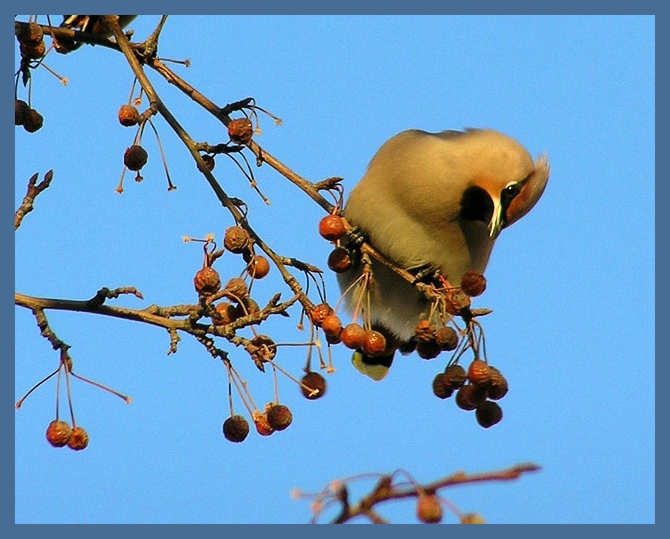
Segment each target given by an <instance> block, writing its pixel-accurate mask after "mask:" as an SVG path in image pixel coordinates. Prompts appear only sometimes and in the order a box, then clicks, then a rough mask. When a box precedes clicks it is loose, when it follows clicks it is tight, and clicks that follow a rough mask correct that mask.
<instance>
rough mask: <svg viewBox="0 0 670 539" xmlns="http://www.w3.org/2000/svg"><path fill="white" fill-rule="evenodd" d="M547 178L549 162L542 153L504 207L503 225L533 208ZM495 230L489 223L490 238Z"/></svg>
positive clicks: (513, 221) (545, 184)
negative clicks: (519, 189) (517, 192)
mask: <svg viewBox="0 0 670 539" xmlns="http://www.w3.org/2000/svg"><path fill="white" fill-rule="evenodd" d="M548 180H549V163H548V162H547V156H546V155H542V156H540V157H539V158H538V160H537V161H536V162H535V171H534V172H533V173H532V174H531V175H530V176H529V177H528V179H527V180H526V181H525V182H524V184H523V187H522V188H521V191H519V194H517V196H515V197H514V198H513V199H512V200H511V201H510V203H509V205H508V206H507V208H506V209H505V215H504V219H503V226H505V227H507V226H510V225H511V224H512V223H515V222H516V221H518V220H519V219H521V218H522V217H523V216H524V215H526V214H527V213H528V212H529V211H530V210H531V209H533V206H535V204H536V203H537V201H538V200H540V197H541V196H542V193H543V192H544V188H545V187H546V186H547V181H548ZM496 209H497V208H496ZM493 217H496V212H494V215H493ZM501 228H502V227H501ZM495 231H496V228H495V225H494V224H493V223H492V224H489V234H491V238H494V237H495V236H493V233H494V232H495ZM497 231H498V233H500V229H497Z"/></svg>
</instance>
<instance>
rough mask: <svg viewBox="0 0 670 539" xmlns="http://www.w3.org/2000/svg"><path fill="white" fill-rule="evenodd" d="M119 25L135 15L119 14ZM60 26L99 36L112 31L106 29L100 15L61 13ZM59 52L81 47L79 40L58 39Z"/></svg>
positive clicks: (123, 25)
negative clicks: (61, 20)
mask: <svg viewBox="0 0 670 539" xmlns="http://www.w3.org/2000/svg"><path fill="white" fill-rule="evenodd" d="M118 17H119V25H120V26H121V28H125V27H126V26H128V25H129V24H130V23H131V22H132V21H133V20H134V19H135V17H137V15H119V16H118ZM60 27H61V28H71V29H73V30H78V31H80V32H87V33H91V34H98V35H99V36H101V37H109V36H111V35H112V33H111V32H110V31H109V30H108V29H107V27H106V25H105V23H104V21H103V19H102V15H63V22H61V24H60ZM58 44H59V52H61V53H63V54H66V53H68V52H72V51H74V50H77V49H78V48H79V47H81V42H79V41H71V40H68V39H65V38H59V39H58Z"/></svg>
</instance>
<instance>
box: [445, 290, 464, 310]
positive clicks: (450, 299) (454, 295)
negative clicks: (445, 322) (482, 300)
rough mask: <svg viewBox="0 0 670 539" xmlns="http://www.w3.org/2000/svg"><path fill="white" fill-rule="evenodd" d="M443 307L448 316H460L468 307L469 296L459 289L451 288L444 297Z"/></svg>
mask: <svg viewBox="0 0 670 539" xmlns="http://www.w3.org/2000/svg"><path fill="white" fill-rule="evenodd" d="M444 306H445V308H446V310H447V312H448V313H449V314H452V315H457V314H460V313H461V311H462V310H463V309H467V308H468V307H470V296H468V295H467V294H466V293H465V292H463V291H462V290H461V289H459V288H452V289H451V290H449V291H448V292H447V293H446V295H445V298H444Z"/></svg>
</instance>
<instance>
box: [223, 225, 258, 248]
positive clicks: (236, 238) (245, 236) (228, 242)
mask: <svg viewBox="0 0 670 539" xmlns="http://www.w3.org/2000/svg"><path fill="white" fill-rule="evenodd" d="M249 245H251V236H249V233H248V232H247V231H246V230H245V229H243V228H242V227H241V226H231V227H230V228H228V229H226V233H225V236H224V238H223V246H224V247H225V248H226V249H228V250H229V251H230V252H231V253H236V254H239V253H243V252H244V251H246V250H247V249H248V248H249Z"/></svg>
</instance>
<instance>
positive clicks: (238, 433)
mask: <svg viewBox="0 0 670 539" xmlns="http://www.w3.org/2000/svg"><path fill="white" fill-rule="evenodd" d="M248 434H249V422H248V421H247V420H246V419H245V418H244V417H242V416H241V415H234V416H231V417H229V418H228V419H226V420H225V421H224V422H223V435H224V436H225V437H226V440H228V441H230V442H235V443H239V442H243V441H244V440H245V438H246V437H247V435H248Z"/></svg>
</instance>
